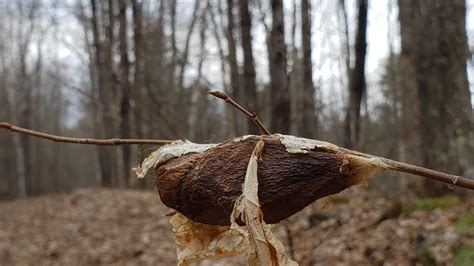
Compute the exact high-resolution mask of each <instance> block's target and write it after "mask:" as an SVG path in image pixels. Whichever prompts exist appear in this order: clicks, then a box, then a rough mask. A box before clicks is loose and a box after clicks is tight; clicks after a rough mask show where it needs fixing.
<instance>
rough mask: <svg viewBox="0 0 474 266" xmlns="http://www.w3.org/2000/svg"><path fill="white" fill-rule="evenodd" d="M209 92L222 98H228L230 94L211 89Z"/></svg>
mask: <svg viewBox="0 0 474 266" xmlns="http://www.w3.org/2000/svg"><path fill="white" fill-rule="evenodd" d="M209 94H210V95H212V96H214V97H217V98H220V99H222V100H227V98H229V96H228V95H227V94H226V93H225V92H222V91H210V92H209Z"/></svg>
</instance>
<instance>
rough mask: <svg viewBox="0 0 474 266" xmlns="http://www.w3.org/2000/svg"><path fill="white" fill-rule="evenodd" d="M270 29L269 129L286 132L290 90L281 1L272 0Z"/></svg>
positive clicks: (288, 126)
mask: <svg viewBox="0 0 474 266" xmlns="http://www.w3.org/2000/svg"><path fill="white" fill-rule="evenodd" d="M271 6H272V19H273V20H272V30H271V33H270V38H269V43H270V45H269V49H270V50H269V54H270V62H269V64H270V65H271V68H270V80H271V94H272V97H271V103H272V118H271V130H272V131H273V132H276V133H282V134H285V133H288V132H289V131H290V124H291V121H290V120H291V107H290V92H289V88H288V73H287V61H286V45H285V23H284V16H283V1H282V0H274V1H272V4H271Z"/></svg>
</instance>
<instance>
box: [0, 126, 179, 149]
mask: <svg viewBox="0 0 474 266" xmlns="http://www.w3.org/2000/svg"><path fill="white" fill-rule="evenodd" d="M0 128H4V129H7V130H10V131H12V132H17V133H21V134H25V135H30V136H34V137H38V138H43V139H48V140H52V141H55V142H64V143H74V144H88V145H105V146H114V145H125V144H153V145H164V144H170V143H173V142H175V141H176V140H158V139H117V138H114V139H91V138H70V137H63V136H56V135H52V134H48V133H43V132H39V131H34V130H30V129H26V128H22V127H17V126H14V125H11V124H9V123H5V122H2V123H0Z"/></svg>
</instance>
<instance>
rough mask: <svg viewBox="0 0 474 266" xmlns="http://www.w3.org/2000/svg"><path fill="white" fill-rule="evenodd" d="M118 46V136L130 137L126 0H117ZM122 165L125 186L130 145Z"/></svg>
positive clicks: (126, 147)
mask: <svg viewBox="0 0 474 266" xmlns="http://www.w3.org/2000/svg"><path fill="white" fill-rule="evenodd" d="M119 23H120V31H119V46H120V69H121V71H120V72H121V88H122V95H121V96H122V97H121V101H120V137H121V138H124V139H128V138H130V96H131V88H130V61H129V59H128V39H127V3H126V0H120V1H119ZM122 159H123V162H122V164H123V165H122V167H123V177H124V180H123V182H124V185H125V186H126V187H127V186H128V182H129V177H130V146H129V145H122Z"/></svg>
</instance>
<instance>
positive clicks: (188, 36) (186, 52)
mask: <svg viewBox="0 0 474 266" xmlns="http://www.w3.org/2000/svg"><path fill="white" fill-rule="evenodd" d="M200 3H201V1H199V0H196V1H195V4H194V11H193V17H192V19H191V23H190V24H189V26H188V32H187V33H186V40H185V44H184V50H183V56H182V57H181V64H180V73H179V81H178V87H179V90H180V95H182V90H183V87H184V74H185V72H186V66H187V64H188V57H189V46H190V43H191V36H192V34H193V31H194V26H195V25H196V20H197V18H198V13H199V4H200Z"/></svg>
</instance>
